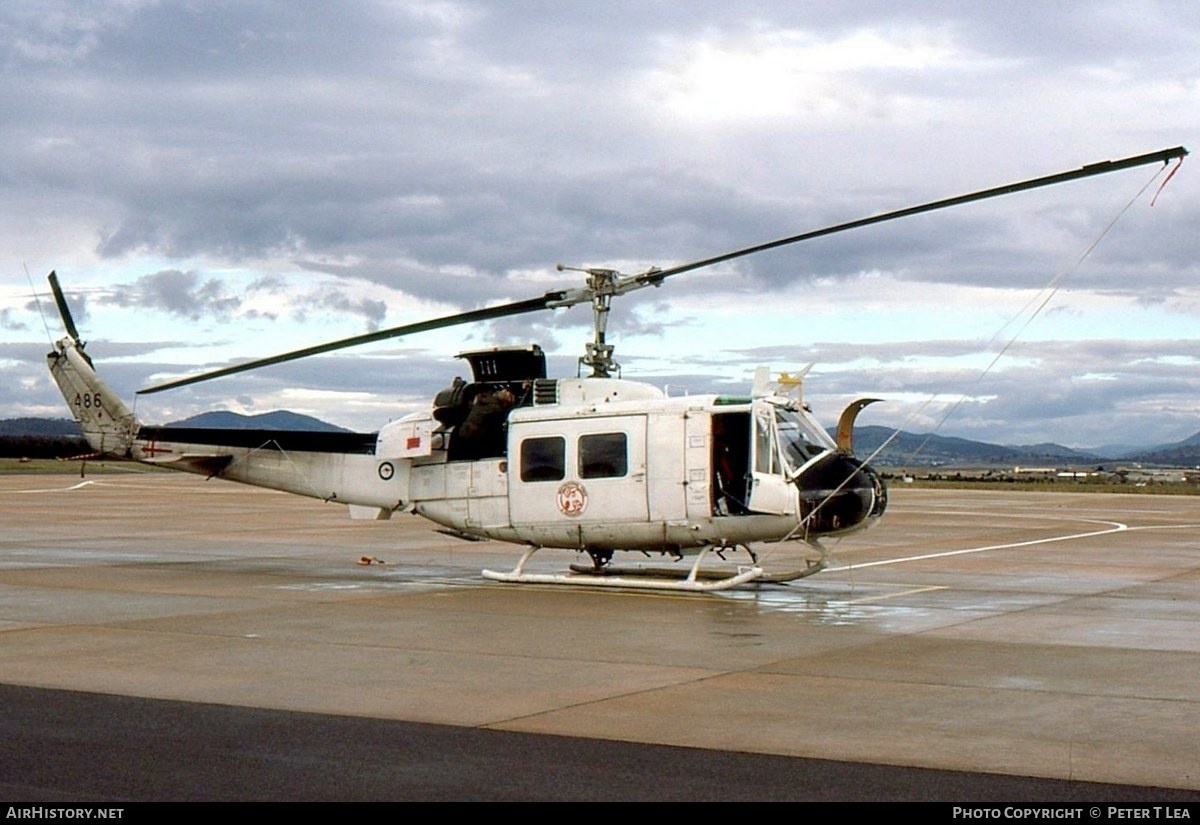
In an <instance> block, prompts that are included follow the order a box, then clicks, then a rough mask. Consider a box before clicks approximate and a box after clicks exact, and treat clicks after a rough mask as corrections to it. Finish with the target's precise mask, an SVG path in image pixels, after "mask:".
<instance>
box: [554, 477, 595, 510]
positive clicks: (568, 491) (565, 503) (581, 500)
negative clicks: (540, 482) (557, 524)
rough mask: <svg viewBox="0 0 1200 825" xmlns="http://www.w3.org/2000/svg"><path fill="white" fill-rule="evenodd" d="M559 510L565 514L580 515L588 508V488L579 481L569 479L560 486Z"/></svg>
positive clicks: (557, 497) (558, 496)
mask: <svg viewBox="0 0 1200 825" xmlns="http://www.w3.org/2000/svg"><path fill="white" fill-rule="evenodd" d="M556 499H557V501H558V511H559V512H560V513H562V514H563V515H564V516H579V515H582V514H583V511H584V510H586V509H587V503H588V498H587V490H585V489H584V488H583V485H582V484H580V483H579V482H578V481H568V482H567V483H566V484H564V485H562V486H561V487H559V488H558V495H557V496H556Z"/></svg>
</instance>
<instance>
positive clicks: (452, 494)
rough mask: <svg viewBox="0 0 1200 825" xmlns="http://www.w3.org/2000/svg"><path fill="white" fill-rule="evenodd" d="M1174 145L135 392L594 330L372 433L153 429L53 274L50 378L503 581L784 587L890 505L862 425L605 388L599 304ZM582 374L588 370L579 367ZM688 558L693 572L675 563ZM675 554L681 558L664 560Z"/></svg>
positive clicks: (224, 466) (100, 422) (483, 352)
mask: <svg viewBox="0 0 1200 825" xmlns="http://www.w3.org/2000/svg"><path fill="white" fill-rule="evenodd" d="M1187 153H1188V152H1187V150H1186V149H1184V148H1183V147H1176V148H1174V149H1166V150H1162V151H1159V152H1153V153H1149V154H1144V155H1138V156H1135V157H1129V158H1124V159H1122V160H1116V161H1103V162H1100V163H1095V164H1090V165H1087V166H1083V167H1080V168H1077V169H1073V170H1069V171H1066V172H1061V173H1058V174H1054V175H1047V176H1043V177H1039V178H1033V179H1030V180H1025V181H1020V182H1016V183H1010V184H1006V185H1004V186H998V187H993V188H990V189H985V190H980V191H976V192H972V193H968V194H964V195H959V196H955V197H951V198H945V199H942V200H937V201H931V202H928V203H924V204H920V205H917V206H911V207H907V208H905V209H900V210H895V211H891V212H885V213H881V214H877V215H873V216H870V217H865V218H860V219H858V220H854V221H849V222H846V223H841V224H837V225H834V226H828V227H825V228H822V229H817V230H813V231H809V232H804V233H802V234H799V235H793V236H790V237H786V238H781V239H778V240H775V241H770V242H767V243H762V244H758V245H755V246H751V247H746V248H744V249H739V250H736V251H733V252H727V253H724V254H721V255H717V256H714V257H710V258H705V259H702V260H698V261H694V262H691V263H687V264H683V265H679V266H674V267H669V268H665V269H662V268H658V267H652V268H650V269H648V270H646V271H644V272H641V273H636V274H623V273H621V272H618V271H616V270H612V269H606V268H600V267H589V268H577V267H569V266H564V265H562V264H559V265H558V270H559V271H560V272H578V273H581V274H582V275H583V276H584V278H583V281H584V283H583V285H582V286H577V287H572V288H566V289H561V290H554V291H550V292H546V293H545V294H543V295H541V296H537V297H534V298H529V299H524V300H519V301H514V302H511V303H507V304H500V305H497V306H491V307H485V308H482V309H474V310H469V311H466V312H462V313H458V314H455V315H449V316H445V317H441V318H436V319H432V320H427V321H422V322H418V323H413V324H407V325H403V326H398V327H393V328H390V329H385V330H380V331H376V332H372V333H367V334H364V335H358V336H354V337H350V338H344V339H341V340H338V341H333V342H330V343H326V344H321V345H317V346H312V347H307V348H304V349H300V350H295V351H292V352H288V353H283V354H281V355H276V356H272V357H269V358H263V359H258V360H254V361H249V362H245V363H240V364H236V365H233V366H230V367H226V368H223V369H219V370H215V371H212V372H207V373H204V374H201V375H195V376H191V377H186V378H181V379H177V380H173V381H168V382H166V383H162V384H158V385H155V386H151V387H147V388H145V389H142V390H139V391H138V393H139V394H153V393H158V392H163V391H166V390H170V389H174V388H177V387H182V386H187V385H189V384H194V383H197V382H200V381H207V380H211V379H215V378H220V377H223V376H227V375H232V374H235V373H240V372H245V371H248V370H254V369H260V368H264V367H269V366H271V365H273V364H278V363H283V362H286V361H292V360H296V359H300V358H307V357H311V356H315V355H320V354H322V353H326V352H332V351H335V350H341V349H345V348H347V347H353V346H358V345H361V344H366V343H370V342H373V341H380V340H386V339H391V338H396V337H400V336H406V335H414V334H418V333H421V332H426V331H430V330H435V329H442V328H447V327H453V326H458V325H462V324H471V323H478V322H482V321H488V320H494V319H497V318H503V317H509V316H513V315H519V314H524V313H530V312H537V311H542V310H554V309H559V308H565V307H570V306H574V305H576V304H590V305H591V307H592V316H593V338H592V340H591V341H589V342H588V343H587V344H586V347H585V354H584V355H583V356H582V357H581V358H580V359H579V364H580V368H579V370H578V372H577V375H576V376H575V377H557V378H556V377H550V376H548V375H547V370H546V357H545V353H544V352H543V350H542V349H541V348H540V347H539V346H538V345H536V344H529V345H525V346H506V347H494V348H490V349H479V350H472V351H469V352H463V353H460V354H459V356H458V357H460V358H462V359H464V360H465V361H466V362H467V364H468V365H469V368H470V376H471V377H470V380H469V381H467V380H464V379H462V378H461V377H457V378H455V379H454V380H453V382H452V383H451V384H450V386H448V387H447V388H446V389H444V390H442V391H441V392H439V393H437V395H436V396H435V398H434V399H433V403H432V405H431V407H430V409H429V410H427V411H423V412H418V413H413V414H410V415H406V416H404V417H402V418H399V419H397V420H395V421H392V422H390V423H388V424H387V425H386V426H384V427H382V428H381V429H380V430H379V431H378V432H375V433H340V432H338V433H327V432H297V431H267V430H225V429H201V428H187V427H174V426H172V427H160V426H147V425H144V424H142V423H141V422H140V421H139V420H138V419H137V418H136V416H135V415H134V413H133V412H132V411H131V410H130V408H129V407H128V406H127V405H126V404H125V403H124V402H123V401H122V400H121V399H120V398H119V397H118V396H117V395H116V394H115V393H114V392H113V391H112V390H111V389H110V388H109V387H108V386H107V385H106V384H105V383H104V382H103V381H102V380H101V379H100V377H99V375H98V374H97V372H96V370H95V368H94V365H93V362H92V360H91V358H90V357H89V356H88V355H87V354H86V353H85V352H84V349H85V343H84V341H83V340H82V339H81V338H80V335H79V331H78V330H77V328H76V326H75V323H74V320H73V318H72V315H71V312H70V309H69V307H68V305H67V300H66V297H65V295H64V293H63V290H62V288H61V286H60V284H59V281H58V277H57V275H56V273H54V272H51V273H50V275H49V283H50V287H51V291H52V293H53V295H54V300H55V303H56V304H57V307H58V310H59V314H60V316H61V318H62V322H63V326H64V328H65V330H66V333H67V334H66V336H65V337H63V338H61V339H59V340H58V341H57V342H55V343H54V348H53V350H52V351H51V352H50V353H49V354H48V355H47V362H48V365H49V369H50V373H51V375H52V376H53V378H54V380H55V382H56V383H57V385H58V387H59V389H60V390H61V392H62V394H63V397H64V399H65V400H66V402H67V404H68V406H69V407H70V409H71V412H72V414H73V416H74V418H75V420H76V421H77V422H78V424H79V425H80V427H81V429H82V430H83V433H84V436H85V438H86V439H87V441H88V443H89V445H90V447H91V449H92V450H93V451H95V453H97V454H100V455H105V456H114V457H121V458H125V459H131V460H133V461H138V462H142V463H145V464H150V465H154V466H158V467H163V468H168V469H173V470H180V471H184V472H189V473H196V474H200V475H203V476H206V477H208V478H221V479H225V480H228V481H234V482H241V483H244V484H250V485H255V486H260V487H267V488H271V489H275V490H282V491H286V492H289V493H295V494H297V495H301V496H309V497H312V498H316V499H321V500H323V501H326V502H336V503H340V504H345V505H347V507H348V509H349V512H350V515H351V517H352V518H359V519H381V520H382V519H389V518H390V517H391V516H392V515H393V514H395V513H401V512H410V513H415V514H416V515H419V516H422V517H424V518H425V519H428V520H429V521H432V522H434V523H435V524H437V525H438V526H439V527H441V528H443V531H445V532H449V533H450V534H452V535H456V536H460V537H462V538H465V539H474V540H478V539H493V540H497V541H502V542H509V543H512V544H515V545H521V546H523V547H524V548H525V549H524V551H523V553H522V554H521V556H520V558H519V559H518V561H517V562H516V565H515V566H514V568H513V569H512V570H510V571H493V570H484V571H482V576H483V577H484V578H486V579H489V580H495V581H500V582H518V583H537V584H569V585H589V586H619V587H633V588H650V589H664V590H682V591H715V590H725V589H729V588H734V587H739V586H742V585H748V584H751V583H764V582H788V581H794V580H797V579H802V578H805V577H807V576H810V575H813V574H815V573H818V572H820V571H821V570H823V569H825V567H827V565H828V560H829V554H828V551H827V550H826V547H825V545H824V544H823V543H822V540H824V539H828V538H833V537H840V536H844V535H847V534H850V533H854V532H856V531H860V530H863V529H866V528H868V527H870V526H872V525H873V524H875V523H877V522H878V521H879V520H880V518H881V517H882V516H883V515H884V513H885V511H886V509H887V500H888V494H887V487H886V485H885V483H884V480H883V478H882V476H881V474H880V473H879V472H878V471H877V470H875V469H874V468H872V467H871V466H870V464H869V463H867V462H866V461H864V460H862V459H860V458H858V457H856V456H855V455H854V449H853V428H854V423H855V420H856V418H857V416H858V414H859V413H860V412H861V411H862V410H863V409H864V408H865V407H866V406H867V405H869V404H871V403H873V402H874V401H876V400H877V399H874V398H863V399H859V400H857V401H855V402H853V403H851V404H850V405H849V406H847V407H846V408H845V410H844V411H843V412H842V414H841V416H840V417H839V420H838V426H837V430H836V435H835V436H831V435H830V434H829V433H828V432H827V431H826V430H825V429H824V428H823V427H822V426H821V425H820V424H819V423H818V421H817V419H816V417H815V416H814V415H813V413H812V410H811V409H810V407H809V405H808V404H807V403H806V402H805V401H804V400H803V397H802V393H801V378H802V377H803V376H802V375H801V376H799V377H791V378H789V377H787V376H785V377H784V378H783V379H782V380H781V381H779V382H777V383H775V384H772V382H771V380H770V375H769V373H768V372H767V370H766V369H765V368H759V370H758V371H757V372H756V374H755V380H754V385H753V387H752V388H751V389H750V391H749V392H747V393H745V394H743V395H728V394H724V395H723V394H706V395H683V396H670V395H668V394H667V393H666V392H665V391H664V390H662V389H660V388H658V387H656V386H654V385H652V384H649V383H646V382H644V381H636V380H630V379H626V378H623V377H620V367H619V365H618V364H617V362H616V360H615V358H614V346H613V345H612V344H611V343H609V342H608V340H607V322H608V314H609V311H610V307H611V306H612V301H613V299H614V298H616V297H619V296H621V295H625V294H627V293H629V292H632V291H635V290H638V289H643V288H646V287H659V286H661V285H662V284H663V283H664V282H665V281H666V280H667V279H668V278H671V277H674V276H677V275H681V274H683V273H686V272H690V271H693V270H696V269H700V268H703V267H708V266H713V265H715V264H718V263H722V262H725V261H729V260H733V259H735V258H739V257H743V256H747V255H752V254H756V253H760V252H764V251H766V250H769V249H775V248H778V247H783V246H788V245H791V244H796V243H799V242H802V241H806V240H810V239H813V238H817V237H822V236H826V235H832V234H835V233H838V232H844V231H847V230H850V229H855V228H860V227H864V226H868V225H871V224H876V223H882V222H885V221H890V220H895V219H898V218H902V217H907V216H910V215H915V214H919V213H923V212H930V211H934V210H938V209H944V208H948V207H951V206H957V205H960V204H965V203H969V202H972V201H977V200H982V199H985V198H992V197H998V196H1000V195H1006V194H1010V193H1013V192H1019V191H1023V190H1028V189H1034V188H1038V187H1043V186H1050V185H1054V184H1058V183H1064V182H1067V181H1071V180H1075V179H1079V178H1084V177H1089V176H1093V175H1100V174H1106V173H1109V172H1115V171H1118V170H1121V169H1129V168H1132V167H1136V166H1141V165H1145V164H1151V163H1162V164H1164V166H1165V165H1166V164H1167V163H1169V162H1170V161H1171V160H1172V159H1178V160H1181V159H1182V158H1183V157H1184V156H1185V155H1186V154H1187ZM585 369H586V370H587V371H588V374H586V375H584V374H583V373H584V371H585ZM782 542H797V543H802V544H803V545H804V546H805V550H806V551H807V550H808V549H809V548H811V550H812V551H814V552H815V554H816V557H815V558H813V557H812V554H810V553H807V552H806V554H805V558H804V562H803V564H802V565H801V566H799V567H797V568H795V569H789V570H780V571H769V570H768V569H766V566H765V565H764V564H763V563H762V562H761V560H760V557H759V551H758V550H756V545H761V544H773V543H782ZM545 548H562V549H570V550H574V551H577V552H578V553H581V554H585V555H586V556H587V559H588V562H587V563H584V564H575V565H570V566H569V569H568V570H567V571H566V572H563V573H551V574H546V573H538V572H531V571H528V570H526V567H527V565H528V563H529V561H530V559H531V558H532V557H533V556H534V554H535V553H537V552H538V551H539V550H542V549H545ZM623 551H634V552H639V553H642V554H645V555H647V556H653V555H661V556H665V557H667V558H669V559H673V560H674V561H675V562H676V564H674V565H673V566H667V567H665V568H664V567H643V566H636V567H632V568H621V567H618V566H616V565H614V564H613V560H614V556H615V554H616V553H618V552H623ZM733 552H744V553H745V554H746V556H747V558H748V561H747V562H746V563H744V564H738V565H737V566H736V567H735V568H733V569H728V567H723V568H722V569H720V570H711V569H706V568H704V567H703V562H705V561H706V560H708V559H710V558H712V557H714V556H716V557H719V558H720V559H722V560H724V559H725V554H726V553H733ZM689 557H690V558H691V564H690V565H689V564H687V563H686V560H687V559H688V558H689ZM681 561H684V562H685V563H684V564H682V565H680V564H678V562H681Z"/></svg>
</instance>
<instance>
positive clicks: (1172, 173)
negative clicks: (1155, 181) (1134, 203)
mask: <svg viewBox="0 0 1200 825" xmlns="http://www.w3.org/2000/svg"><path fill="white" fill-rule="evenodd" d="M1180 166H1183V158H1179V159H1178V160H1176V161H1175V168H1174V169H1172V170H1171V171H1170V172H1168V173H1167V176H1166V177H1165V178H1163V182H1162V183H1160V184H1159V185H1158V189H1156V190H1154V197H1152V198H1151V199H1150V205H1151V206H1154V202H1155V201H1156V200H1158V194H1159V193H1160V192H1162V190H1163V188H1164V187H1165V186H1166V185H1167V181H1169V180H1170V179H1171V178H1173V177H1175V173H1176V172H1178V171H1179V167H1180Z"/></svg>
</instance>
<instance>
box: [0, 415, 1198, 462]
mask: <svg viewBox="0 0 1200 825" xmlns="http://www.w3.org/2000/svg"><path fill="white" fill-rule="evenodd" d="M166 426H168V427H211V428H214V429H226V430H295V431H305V432H349V431H348V430H346V429H344V428H342V427H335V426H334V425H332V424H327V423H326V422H324V421H321V420H320V419H319V418H313V417H312V416H308V415H300V414H299V413H294V412H288V411H287V410H279V411H277V412H270V413H263V414H261V415H241V414H240V413H233V412H207V413H201V414H200V415H196V416H192V417H191V418H186V419H184V420H182V421H174V422H172V423H170V424H167V425H166ZM893 432H894V431H893V430H891V429H889V428H887V427H858V428H856V429H855V430H854V452H855V453H856V454H857V455H860V456H864V457H865V456H869V455H871V454H873V453H874V452H875V450H876V449H878V448H879V445H880V444H882V443H884V441H887V440H888V439H889V438H892V435H893ZM46 438H50V439H55V438H80V431H79V426H78V425H77V424H76V423H75V422H74V421H71V420H69V419H65V418H56V419H50V418H10V419H5V420H0V439H3V440H8V441H10V442H11V441H14V440H20V441H21V442H28V441H31V440H32V441H36V440H37V439H46ZM9 454H12V453H11V452H9ZM871 461H872V463H873V464H878V465H879V466H881V467H1017V466H1023V467H1063V466H1070V467H1086V466H1099V465H1102V464H1110V463H1114V462H1118V461H1119V462H1122V463H1139V464H1156V465H1164V466H1171V467H1194V466H1197V465H1200V432H1197V433H1196V434H1195V435H1193V436H1191V437H1190V438H1186V439H1184V440H1183V441H1179V442H1176V443H1173V444H1162V445H1158V446H1155V447H1143V448H1129V447H1098V448H1095V449H1093V450H1075V449H1072V448H1070V447H1063V446H1062V445H1060V444H1027V445H1022V446H1005V445H1001V444H989V443H987V442H983V441H971V440H970V439H966V438H954V437H951V436H943V435H932V434H922V433H908V432H900V434H899V435H896V437H895V438H892V440H891V442H890V443H889V444H888V446H887V447H885V448H884V449H883V450H882V451H881V452H880V453H879V455H878V456H876V457H875V458H873V459H872V460H871Z"/></svg>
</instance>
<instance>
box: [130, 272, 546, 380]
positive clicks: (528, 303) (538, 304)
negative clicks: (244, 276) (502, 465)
mask: <svg viewBox="0 0 1200 825" xmlns="http://www.w3.org/2000/svg"><path fill="white" fill-rule="evenodd" d="M562 297H563V293H562V292H547V293H546V294H545V295H543V296H541V297H540V298H529V299H527V300H524V301H514V302H513V303H511V304H500V305H499V306H494V307H486V308H484V309H473V310H471V311H470V312H460V313H458V314H457V315H446V316H444V317H442V318H434V319H433V320H430V321H420V322H418V323H415V324H404V325H403V326H399V327H392V328H390V329H383V330H379V331H378V332H368V333H365V334H363V335H355V336H353V337H352V338H342V339H341V340H339V341H330V342H329V343H327V344H318V345H317V346H313V347H305V348H304V349H298V350H294V351H292V352H285V353H283V354H282V355H273V356H271V357H270V358H260V359H258V360H256V361H247V362H246V363H244V364H235V365H234V366H232V367H225V368H224V369H219V370H213V371H212V372H206V373H202V374H201V375H193V376H190V377H188V378H180V379H178V380H176V381H168V382H167V383H165V384H157V385H155V386H153V387H147V388H145V389H142V390H138V391H137V394H138V395H153V394H154V393H156V392H163V391H164V390H173V389H176V388H178V387H186V386H188V385H189V384H198V383H199V382H201V381H208V380H210V379H213V378H222V377H224V376H226V375H236V374H237V373H239V372H248V371H249V370H256V369H258V368H260V367H266V366H270V365H271V364H282V363H284V362H286V361H296V360H298V359H300V358H308V357H309V356H311V355H322V354H324V353H326V352H334V351H335V350H339V349H345V348H347V347H354V346H358V345H359V344H369V343H372V342H373V341H385V340H387V339H389V338H399V337H400V336H402V335H412V334H414V333H418V332H429V331H430V330H435V329H442V328H443V327H453V326H457V325H459V324H470V323H474V322H476V321H490V320H492V319H494V318H507V317H508V316H510V315H521V314H524V313H526V312H536V311H537V310H539V309H548V308H550V305H551V304H552V303H553V302H555V301H558V300H561V299H562Z"/></svg>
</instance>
